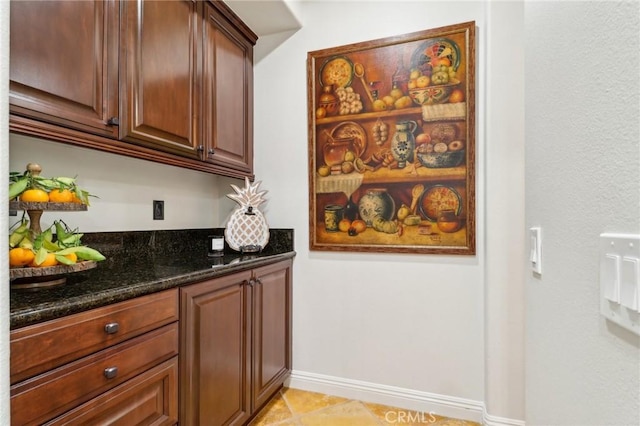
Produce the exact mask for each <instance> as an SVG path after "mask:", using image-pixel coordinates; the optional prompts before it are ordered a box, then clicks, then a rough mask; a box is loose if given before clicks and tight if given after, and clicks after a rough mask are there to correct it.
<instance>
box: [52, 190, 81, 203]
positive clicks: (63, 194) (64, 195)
mask: <svg viewBox="0 0 640 426" xmlns="http://www.w3.org/2000/svg"><path fill="white" fill-rule="evenodd" d="M74 195H75V194H74V193H73V192H71V191H69V190H68V189H63V190H59V189H54V190H52V191H51V192H50V193H49V201H50V202H52V203H71V202H72V201H73V196H74Z"/></svg>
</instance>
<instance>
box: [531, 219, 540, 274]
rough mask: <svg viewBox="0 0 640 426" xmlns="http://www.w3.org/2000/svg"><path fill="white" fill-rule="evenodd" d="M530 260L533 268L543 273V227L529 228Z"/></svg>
mask: <svg viewBox="0 0 640 426" xmlns="http://www.w3.org/2000/svg"><path fill="white" fill-rule="evenodd" d="M529 261H530V262H531V270H532V271H533V272H534V273H536V274H538V275H542V228H540V227H539V226H535V227H533V228H530V229H529Z"/></svg>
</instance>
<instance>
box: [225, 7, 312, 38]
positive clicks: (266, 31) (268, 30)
mask: <svg viewBox="0 0 640 426" xmlns="http://www.w3.org/2000/svg"><path fill="white" fill-rule="evenodd" d="M225 3H226V4H227V5H228V6H229V7H230V8H231V9H232V10H233V11H234V12H235V13H236V14H237V15H238V16H239V17H240V19H242V20H243V21H244V23H245V24H247V25H248V26H249V28H251V30H252V31H253V32H254V33H256V34H257V35H258V37H261V36H266V35H272V34H277V33H281V32H284V31H291V30H298V29H300V27H301V24H300V22H299V21H298V19H297V18H296V16H295V15H294V14H293V12H292V11H291V9H290V8H289V6H287V4H286V1H285V0H225Z"/></svg>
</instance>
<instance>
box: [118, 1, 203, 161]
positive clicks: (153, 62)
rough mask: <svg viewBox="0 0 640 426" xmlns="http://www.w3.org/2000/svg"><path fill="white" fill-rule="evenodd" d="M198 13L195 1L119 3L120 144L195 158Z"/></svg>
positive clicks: (196, 154)
mask: <svg viewBox="0 0 640 426" xmlns="http://www.w3.org/2000/svg"><path fill="white" fill-rule="evenodd" d="M199 7H200V2H197V1H193V0H184V1H183V0H180V1H176V0H173V1H154V0H148V1H144V0H136V1H125V2H122V11H121V14H122V16H121V20H122V24H121V26H122V28H123V37H124V40H123V43H122V46H123V47H122V50H121V55H120V75H121V80H120V112H121V113H120V138H121V139H124V140H126V141H129V142H132V143H135V144H139V145H143V146H147V147H150V148H154V149H157V150H160V151H166V152H170V153H174V154H178V155H182V156H186V157H193V158H198V157H199V153H198V150H197V142H196V141H197V140H198V131H197V111H198V95H197V93H198V90H197V75H198V70H197V55H198V36H199V34H198V32H199V20H198V8H199Z"/></svg>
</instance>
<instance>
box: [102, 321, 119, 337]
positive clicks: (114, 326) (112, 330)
mask: <svg viewBox="0 0 640 426" xmlns="http://www.w3.org/2000/svg"><path fill="white" fill-rule="evenodd" d="M118 330H120V324H118V323H117V322H110V323H109V324H106V325H105V326H104V331H105V332H106V333H107V334H116V333H117V332H118Z"/></svg>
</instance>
